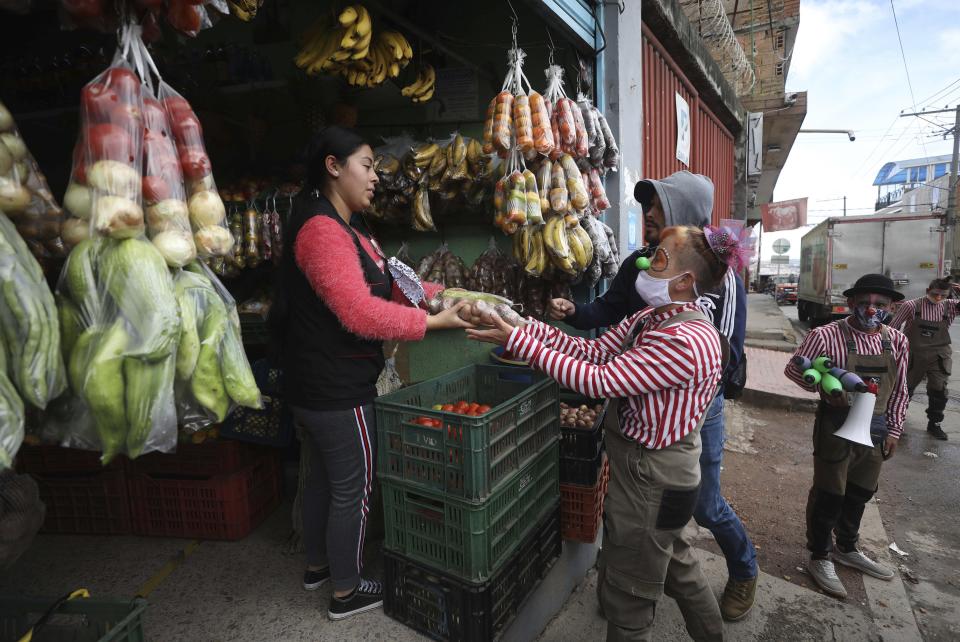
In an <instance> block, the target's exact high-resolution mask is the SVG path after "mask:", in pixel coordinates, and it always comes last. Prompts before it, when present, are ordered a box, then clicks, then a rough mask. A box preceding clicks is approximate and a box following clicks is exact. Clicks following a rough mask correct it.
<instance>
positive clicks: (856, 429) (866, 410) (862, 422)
mask: <svg viewBox="0 0 960 642" xmlns="http://www.w3.org/2000/svg"><path fill="white" fill-rule="evenodd" d="M853 394H854V395H855V397H856V398H855V399H854V400H853V405H852V406H850V412H849V413H848V414H847V420H846V421H844V422H843V425H842V426H840V428H839V429H838V430H837V431H836V432H835V433H833V435H834V436H835V437H840V438H841V439H846V440H847V441H852V442H853V443H855V444H861V445H863V446H871V447H872V446H873V440H872V439H870V421H871V420H872V419H873V409H874V407H875V406H876V405H877V395H875V394H873V393H872V392H854V393H853Z"/></svg>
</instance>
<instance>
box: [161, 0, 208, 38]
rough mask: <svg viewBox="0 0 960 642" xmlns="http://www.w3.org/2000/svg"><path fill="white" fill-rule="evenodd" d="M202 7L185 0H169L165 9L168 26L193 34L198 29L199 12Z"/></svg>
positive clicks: (195, 33) (189, 34)
mask: <svg viewBox="0 0 960 642" xmlns="http://www.w3.org/2000/svg"><path fill="white" fill-rule="evenodd" d="M202 10H203V9H202V8H201V7H198V6H194V5H192V4H190V3H189V2H187V1H186V0H170V6H169V8H168V9H167V22H169V23H170V26H171V27H173V28H174V29H176V30H177V31H180V32H182V33H184V34H186V35H188V36H195V35H197V32H199V31H200V22H201V14H200V12H201V11H202Z"/></svg>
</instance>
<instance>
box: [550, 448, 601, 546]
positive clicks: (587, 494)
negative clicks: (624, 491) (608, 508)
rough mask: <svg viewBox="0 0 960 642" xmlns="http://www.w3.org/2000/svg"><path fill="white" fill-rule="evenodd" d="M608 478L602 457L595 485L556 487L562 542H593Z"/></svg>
mask: <svg viewBox="0 0 960 642" xmlns="http://www.w3.org/2000/svg"><path fill="white" fill-rule="evenodd" d="M609 479H610V463H609V462H608V461H607V456H606V454H604V455H603V466H602V468H601V469H600V478H599V479H598V480H597V484H596V485H595V486H578V485H576V484H560V529H561V531H562V532H563V539H569V540H574V541H577V542H586V543H588V544H590V543H593V541H594V540H596V538H597V529H598V528H599V527H600V520H601V518H602V516H603V500H604V497H606V494H607V482H608V481H609Z"/></svg>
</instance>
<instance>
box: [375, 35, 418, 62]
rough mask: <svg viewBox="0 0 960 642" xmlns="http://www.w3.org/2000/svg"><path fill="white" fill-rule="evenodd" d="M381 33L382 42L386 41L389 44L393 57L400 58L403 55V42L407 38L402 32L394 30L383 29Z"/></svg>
mask: <svg viewBox="0 0 960 642" xmlns="http://www.w3.org/2000/svg"><path fill="white" fill-rule="evenodd" d="M381 35H382V37H383V40H384V42H386V43H387V44H388V45H389V46H390V48H391V50H392V52H393V57H394V59H395V60H401V59H402V58H403V57H404V55H403V54H404V47H403V44H404V43H405V42H406V40H407V39H406V38H404V37H403V34H401V33H399V32H396V31H384V32H383V33H382V34H381ZM408 46H409V45H408ZM411 54H412V52H411Z"/></svg>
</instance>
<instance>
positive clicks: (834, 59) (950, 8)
mask: <svg viewBox="0 0 960 642" xmlns="http://www.w3.org/2000/svg"><path fill="white" fill-rule="evenodd" d="M893 4H894V7H895V8H896V15H897V19H898V20H899V23H900V34H901V36H902V39H903V49H904V52H905V54H906V62H907V69H906V70H905V69H904V63H903V59H902V58H901V54H900V46H899V44H898V42H897V31H896V27H895V25H894V18H893V12H892V11H891V7H890V0H801V4H800V30H799V34H798V36H797V41H796V45H795V47H794V51H793V58H792V62H791V66H790V73H789V76H788V77H787V91H788V92H790V91H802V90H806V91H807V92H809V94H808V107H807V117H806V120H805V121H804V124H803V127H804V128H824V129H853V130H854V131H855V133H856V137H857V139H856V141H855V142H853V143H851V142H849V141H848V140H847V137H846V136H843V135H836V134H834V135H820V134H800V135H799V136H798V137H797V141H796V143H795V144H794V146H793V149H792V151H791V152H790V156H789V158H788V160H787V164H786V166H785V168H784V170H783V172H782V173H781V175H780V180H779V182H778V183H777V187H776V191H775V193H774V198H775V200H785V199H791V198H799V197H803V196H807V197H808V198H809V203H808V208H809V214H808V221H809V222H811V223H814V222H818V221H820V220H823V218H825V217H827V216H839V215H841V213H842V212H841V210H842V207H843V201H842V200H835V199H841V198H842V197H843V196H844V195H846V196H847V212H848V214H869V213H871V212H872V211H873V204H874V201H875V200H876V194H877V188H876V187H873V186H872V183H873V179H874V178H875V177H876V175H877V172H878V171H879V169H880V167H881V166H882V165H883V164H884V163H885V162H888V161H894V160H904V159H908V158H918V157H923V156H934V155H939V154H949V153H951V151H952V149H953V148H952V139H947V140H944V139H943V137H942V133H941V134H939V135H938V134H934V132H936V131H939V130H938V129H937V127H935V126H934V125H931V124H930V123H926V122H924V121H922V120H920V119H917V118H898V115H899V113H900V112H901V110H903V111H914V109H913V106H914V98H913V97H915V99H916V106H917V107H918V108H923V107H924V106H926V107H929V108H942V107H943V106H944V105H950V106H954V105H956V104H957V103H958V102H960V1H958V0H894V3H893ZM907 71H909V76H910V81H911V82H912V84H913V97H911V93H910V88H909V85H908V83H907ZM941 90H944V91H941ZM938 92H939V93H938ZM930 120H933V121H934V122H940V123H947V122H948V121H949V122H950V123H952V114H951V115H950V117H949V118H948V117H947V116H946V115H943V116H939V117H930ZM806 229H807V230H809V229H810V228H806ZM805 231H806V230H796V231H792V232H786V233H773V234H769V235H768V234H764V238H763V248H764V249H763V257H764V260H766V257H767V256H769V255H770V252H771V246H772V244H773V241H774V240H775V239H776V238H781V237H785V238H787V239H789V240H790V241H791V244H792V246H793V247H792V248H791V252H790V254H791V256H793V257H794V258H798V257H799V256H800V242H799V241H800V237H801V236H802V235H803V233H804V232H805Z"/></svg>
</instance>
